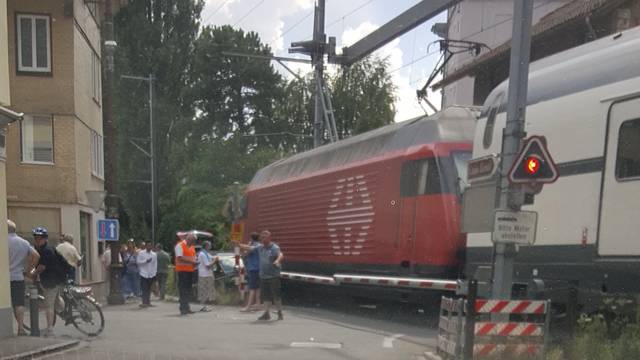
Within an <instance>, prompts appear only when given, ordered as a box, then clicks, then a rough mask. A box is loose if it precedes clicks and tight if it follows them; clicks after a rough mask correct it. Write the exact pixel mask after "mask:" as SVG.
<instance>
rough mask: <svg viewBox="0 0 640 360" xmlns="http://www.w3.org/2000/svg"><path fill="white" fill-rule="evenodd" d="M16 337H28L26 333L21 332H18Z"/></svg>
mask: <svg viewBox="0 0 640 360" xmlns="http://www.w3.org/2000/svg"><path fill="white" fill-rule="evenodd" d="M17 336H29V334H27V332H26V331H24V330H22V331H18V334H17Z"/></svg>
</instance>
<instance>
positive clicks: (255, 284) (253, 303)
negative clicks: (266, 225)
mask: <svg viewBox="0 0 640 360" xmlns="http://www.w3.org/2000/svg"><path fill="white" fill-rule="evenodd" d="M259 240H260V235H259V234H258V233H257V232H255V231H254V232H253V233H251V238H250V243H249V246H251V247H256V246H258V245H260V241H259ZM244 265H245V268H246V269H247V275H248V278H249V296H248V298H247V305H246V306H245V307H244V308H243V309H242V310H240V311H242V312H248V311H251V310H253V309H254V308H258V307H259V306H260V255H259V254H258V252H257V251H252V252H248V253H247V255H246V256H245V263H244Z"/></svg>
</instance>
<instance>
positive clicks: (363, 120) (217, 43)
mask: <svg viewBox="0 0 640 360" xmlns="http://www.w3.org/2000/svg"><path fill="white" fill-rule="evenodd" d="M203 4H204V2H203V1H202V0H164V1H157V0H133V1H129V2H128V5H127V6H125V7H123V8H122V9H121V10H120V11H119V12H118V14H117V16H116V19H115V28H116V40H117V42H118V51H117V53H116V63H115V65H116V74H115V79H116V80H115V88H116V92H115V94H114V95H115V96H114V110H115V117H116V118H117V125H118V147H119V149H118V151H119V156H118V179H119V191H118V192H119V194H118V195H119V197H120V200H121V209H120V220H121V225H122V234H123V235H122V237H123V238H128V237H134V238H136V239H138V240H142V239H148V238H149V232H150V231H149V229H150V224H151V216H150V191H149V190H150V188H149V185H148V184H146V183H141V182H139V181H138V182H137V181H136V180H148V179H149V177H150V168H149V160H148V158H147V157H146V156H145V155H144V154H143V153H142V152H141V151H139V150H138V149H137V148H136V146H134V145H133V144H132V142H135V143H136V144H138V146H140V147H142V148H145V149H147V150H148V149H149V143H148V142H147V141H145V139H146V138H148V137H149V131H150V129H149V106H148V85H147V83H146V82H141V81H136V80H130V79H123V78H121V75H134V76H146V75H148V74H153V76H154V77H155V80H154V93H153V97H154V108H153V112H154V137H155V139H156V145H155V151H156V179H157V181H158V184H157V195H158V199H157V206H158V231H157V234H158V235H157V239H158V240H159V241H160V242H162V243H164V244H172V243H173V241H174V239H175V232H176V231H177V230H188V229H194V228H195V229H200V230H206V231H211V232H213V233H214V234H216V235H217V240H218V241H217V242H216V247H217V248H227V247H228V232H229V223H228V219H227V218H226V217H225V216H224V215H223V214H222V212H221V210H222V208H223V207H224V205H225V203H226V202H227V200H228V198H229V195H230V192H231V191H230V189H231V188H232V187H234V186H235V185H234V184H236V183H239V184H248V183H249V182H250V181H251V179H252V177H253V175H254V174H255V172H256V171H257V170H258V169H260V168H261V167H264V166H265V165H267V164H269V163H271V162H273V161H275V160H277V159H279V158H282V157H284V156H288V155H289V154H293V153H297V152H300V151H305V150H308V149H310V148H311V147H312V139H311V135H312V123H313V104H314V101H313V93H314V91H315V89H314V86H313V85H312V84H313V81H312V78H311V77H309V76H307V77H302V78H301V79H294V80H291V81H288V80H286V79H284V78H283V77H282V76H281V75H280V74H279V73H278V72H276V71H275V69H274V67H273V66H272V65H271V64H270V62H268V61H263V60H256V59H249V58H246V57H232V56H227V55H225V54H223V52H224V51H234V52H238V53H249V54H259V55H269V54H271V49H270V47H269V46H268V45H266V44H265V43H263V42H262V41H261V40H260V38H259V36H258V35H257V34H256V33H254V32H244V31H243V30H241V29H234V28H233V27H231V26H214V27H204V28H202V27H201V26H200V14H201V11H202V8H203ZM327 83H328V84H329V86H330V87H331V92H332V101H333V104H334V108H335V110H336V120H337V126H338V129H339V132H340V134H341V136H342V137H348V136H351V135H353V134H358V133H361V132H364V131H367V130H371V129H374V128H376V127H379V126H382V125H385V124H389V123H391V122H392V121H393V116H394V112H395V110H394V108H393V102H394V95H393V93H394V91H395V89H394V87H393V85H392V83H391V80H390V75H389V73H388V71H387V63H386V61H383V60H375V59H367V60H365V61H363V62H361V63H359V64H356V65H354V66H352V67H351V68H349V69H348V70H347V69H343V70H340V71H339V72H338V74H337V75H335V76H334V77H329V78H328V79H327Z"/></svg>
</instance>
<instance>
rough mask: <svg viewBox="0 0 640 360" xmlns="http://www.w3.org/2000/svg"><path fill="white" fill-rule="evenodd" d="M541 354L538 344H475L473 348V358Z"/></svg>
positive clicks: (541, 349) (540, 347) (541, 348)
mask: <svg viewBox="0 0 640 360" xmlns="http://www.w3.org/2000/svg"><path fill="white" fill-rule="evenodd" d="M542 352H543V346H542V345H540V344H512V345H504V344H476V345H474V347H473V355H474V357H486V356H494V355H501V356H505V355H511V356H522V355H527V356H536V355H538V354H541V353H542Z"/></svg>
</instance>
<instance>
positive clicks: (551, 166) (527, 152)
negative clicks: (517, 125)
mask: <svg viewBox="0 0 640 360" xmlns="http://www.w3.org/2000/svg"><path fill="white" fill-rule="evenodd" d="M545 143H546V141H545V139H544V138H543V137H541V136H532V137H530V138H528V139H526V140H525V142H524V146H522V150H520V153H519V154H518V156H517V157H516V161H514V162H513V165H512V166H511V170H509V182H511V183H512V184H548V183H552V182H554V181H556V180H557V179H558V169H557V168H556V164H555V163H554V162H553V159H552V158H551V155H549V151H548V150H547V146H546V145H545Z"/></svg>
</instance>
